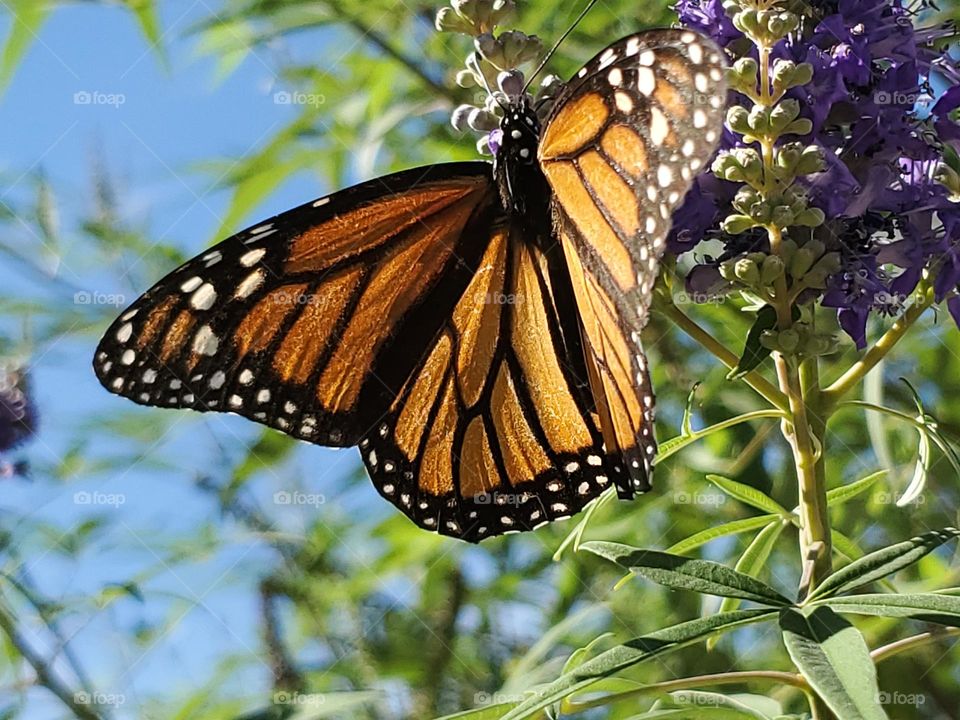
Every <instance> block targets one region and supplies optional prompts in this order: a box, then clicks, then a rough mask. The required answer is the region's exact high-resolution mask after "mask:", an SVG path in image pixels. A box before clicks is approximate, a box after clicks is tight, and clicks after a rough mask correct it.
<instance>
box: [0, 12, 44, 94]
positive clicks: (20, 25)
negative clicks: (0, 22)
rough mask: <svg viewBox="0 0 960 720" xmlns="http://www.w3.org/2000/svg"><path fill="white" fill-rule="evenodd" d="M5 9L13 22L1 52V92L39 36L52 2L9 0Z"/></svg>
mask: <svg viewBox="0 0 960 720" xmlns="http://www.w3.org/2000/svg"><path fill="white" fill-rule="evenodd" d="M5 9H6V10H7V12H8V13H9V14H10V15H11V16H12V22H11V23H10V34H9V35H8V36H7V39H6V42H5V43H4V44H3V51H2V53H0V92H2V91H3V90H5V89H6V87H7V85H9V84H10V80H11V79H12V78H13V74H14V73H15V72H16V70H17V65H18V64H19V63H20V60H21V59H22V58H23V56H24V55H25V54H26V52H27V50H28V49H29V48H30V45H32V44H33V42H34V41H35V40H36V39H37V37H38V36H39V33H40V27H41V26H42V25H43V23H44V21H45V20H46V19H47V16H48V15H49V14H50V4H49V3H47V2H45V1H44V0H7V3H6V8H5Z"/></svg>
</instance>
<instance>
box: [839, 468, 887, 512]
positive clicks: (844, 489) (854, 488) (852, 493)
mask: <svg viewBox="0 0 960 720" xmlns="http://www.w3.org/2000/svg"><path fill="white" fill-rule="evenodd" d="M886 474H887V471H886V470H878V471H877V472H875V473H873V474H872V475H867V476H866V477H865V478H861V479H860V480H857V481H856V482H852V483H850V484H849V485H843V486H841V487H838V488H834V489H833V490H829V491H828V492H827V505H828V506H830V507H837V506H838V505H843V503H845V502H848V501H850V500H853V498H855V497H857V495H860V494H862V493H864V492H866V491H867V490H869V489H870V488H872V487H873V486H874V485H876V483H877V481H878V480H879V479H880V478H882V477H883V476H884V475H886Z"/></svg>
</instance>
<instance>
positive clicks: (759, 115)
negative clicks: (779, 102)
mask: <svg viewBox="0 0 960 720" xmlns="http://www.w3.org/2000/svg"><path fill="white" fill-rule="evenodd" d="M747 124H748V126H749V128H750V132H749V134H750V135H754V136H756V137H761V136H763V135H766V134H767V133H769V132H770V110H769V108H765V107H764V106H763V105H754V106H753V109H752V110H751V111H750V114H749V115H748V116H747Z"/></svg>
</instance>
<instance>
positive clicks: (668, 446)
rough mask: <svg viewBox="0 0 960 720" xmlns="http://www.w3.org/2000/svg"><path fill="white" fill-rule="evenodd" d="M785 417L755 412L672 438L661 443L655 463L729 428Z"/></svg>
mask: <svg viewBox="0 0 960 720" xmlns="http://www.w3.org/2000/svg"><path fill="white" fill-rule="evenodd" d="M783 416H784V415H783V412H782V411H781V410H775V409H768V410H754V411H753V412H748V413H744V414H743V415H738V416H737V417H734V418H730V419H729V420H723V421H722V422H718V423H717V424H715V425H711V426H710V427H707V428H704V429H703V430H695V431H693V432H692V433H690V434H689V435H678V436H676V437H672V438H670V439H669V440H665V441H664V442H662V443H660V448H659V450H658V452H657V457H656V459H655V461H654V463H655V464H657V463H661V462H663V461H664V460H666V459H667V458H668V457H670V456H671V455H676V454H677V453H678V452H680V451H681V450H683V449H684V448H685V447H687V446H688V445H692V444H693V443H695V442H698V441H700V440H703V439H704V438H706V437H709V436H710V435H713V434H715V433H718V432H720V431H722V430H727V429H728V428H732V427H736V426H737V425H742V424H744V423H748V422H753V421H754V420H766V419H780V418H783Z"/></svg>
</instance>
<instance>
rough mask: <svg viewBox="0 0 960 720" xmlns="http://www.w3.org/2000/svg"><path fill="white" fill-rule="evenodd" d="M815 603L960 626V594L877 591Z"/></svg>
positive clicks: (878, 614)
mask: <svg viewBox="0 0 960 720" xmlns="http://www.w3.org/2000/svg"><path fill="white" fill-rule="evenodd" d="M814 604H815V605H827V606H829V607H830V608H832V609H833V610H835V611H837V612H839V613H853V614H854V615H875V616H878V617H895V618H901V617H903V618H913V619H914V620H922V621H924V622H932V623H937V624H938V625H949V626H952V627H960V597H956V596H953V595H935V594H932V593H919V594H915V595H895V594H893V593H876V594H865V595H850V596H848V597H839V598H830V599H829V600H823V601H820V602H818V603H814Z"/></svg>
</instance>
